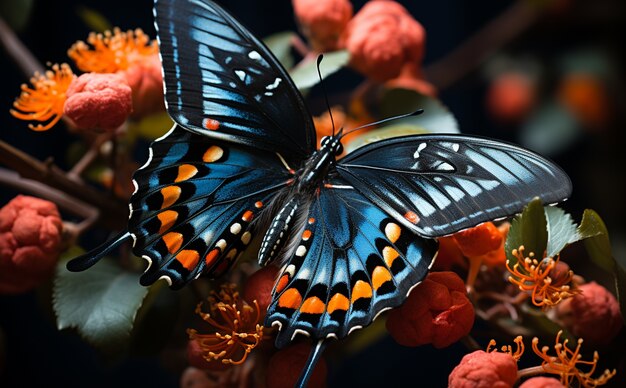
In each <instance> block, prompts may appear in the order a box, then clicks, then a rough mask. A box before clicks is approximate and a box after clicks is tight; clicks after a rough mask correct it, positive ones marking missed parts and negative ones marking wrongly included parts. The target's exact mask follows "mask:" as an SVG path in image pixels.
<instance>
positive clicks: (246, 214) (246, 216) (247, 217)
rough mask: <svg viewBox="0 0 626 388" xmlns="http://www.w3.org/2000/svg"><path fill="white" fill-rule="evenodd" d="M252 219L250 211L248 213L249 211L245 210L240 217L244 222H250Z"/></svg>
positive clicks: (252, 215)
mask: <svg viewBox="0 0 626 388" xmlns="http://www.w3.org/2000/svg"><path fill="white" fill-rule="evenodd" d="M252 218H254V213H252V211H250V210H246V211H245V212H244V213H243V216H241V219H242V220H244V221H246V222H250V221H252Z"/></svg>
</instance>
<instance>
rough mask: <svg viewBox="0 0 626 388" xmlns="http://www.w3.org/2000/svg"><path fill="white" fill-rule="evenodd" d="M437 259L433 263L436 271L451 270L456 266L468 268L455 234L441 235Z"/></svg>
mask: <svg viewBox="0 0 626 388" xmlns="http://www.w3.org/2000/svg"><path fill="white" fill-rule="evenodd" d="M438 241H439V251H438V252H437V259H436V260H435V264H433V270H434V271H451V270H452V269H453V268H455V267H460V268H466V267H467V262H466V261H465V259H464V258H463V252H461V249H460V248H459V244H457V242H456V240H455V239H454V237H453V236H447V237H441V238H440V239H438Z"/></svg>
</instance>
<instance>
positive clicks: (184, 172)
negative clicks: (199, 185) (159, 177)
mask: <svg viewBox="0 0 626 388" xmlns="http://www.w3.org/2000/svg"><path fill="white" fill-rule="evenodd" d="M197 173H198V169H197V168H196V166H194V165H191V164H181V165H180V166H178V176H177V177H176V179H174V182H176V183H178V182H182V181H186V180H187V179H191V178H193V177H194V176H195V175H196V174H197Z"/></svg>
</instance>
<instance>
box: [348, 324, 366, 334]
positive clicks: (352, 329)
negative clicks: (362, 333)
mask: <svg viewBox="0 0 626 388" xmlns="http://www.w3.org/2000/svg"><path fill="white" fill-rule="evenodd" d="M362 328H363V326H359V325H357V326H354V327H353V328H351V329H350V330H349V331H348V335H350V334H352V332H353V331H355V330H359V329H362Z"/></svg>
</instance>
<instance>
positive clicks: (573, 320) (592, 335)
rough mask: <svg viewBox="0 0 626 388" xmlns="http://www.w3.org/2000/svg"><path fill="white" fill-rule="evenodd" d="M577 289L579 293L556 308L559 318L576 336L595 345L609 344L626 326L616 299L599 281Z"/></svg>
mask: <svg viewBox="0 0 626 388" xmlns="http://www.w3.org/2000/svg"><path fill="white" fill-rule="evenodd" d="M578 289H579V290H580V294H578V295H576V296H574V297H573V298H570V299H568V300H566V301H565V302H564V303H561V304H560V305H559V306H557V309H556V314H557V317H558V318H559V320H560V321H561V322H563V324H564V325H565V327H566V328H567V329H568V330H569V331H571V332H572V334H574V335H576V336H577V337H583V338H585V340H586V341H589V342H590V343H592V344H596V345H608V344H609V343H610V342H611V341H613V339H614V338H615V337H616V336H617V334H618V333H619V331H620V330H621V329H622V326H623V325H624V321H623V318H622V314H621V313H620V308H619V303H618V302H617V299H616V298H615V296H613V294H612V293H611V292H609V290H607V289H606V288H604V287H602V286H601V285H599V284H598V283H596V282H590V283H586V284H583V285H581V286H579V287H578ZM599 327H602V330H598V328H599Z"/></svg>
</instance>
